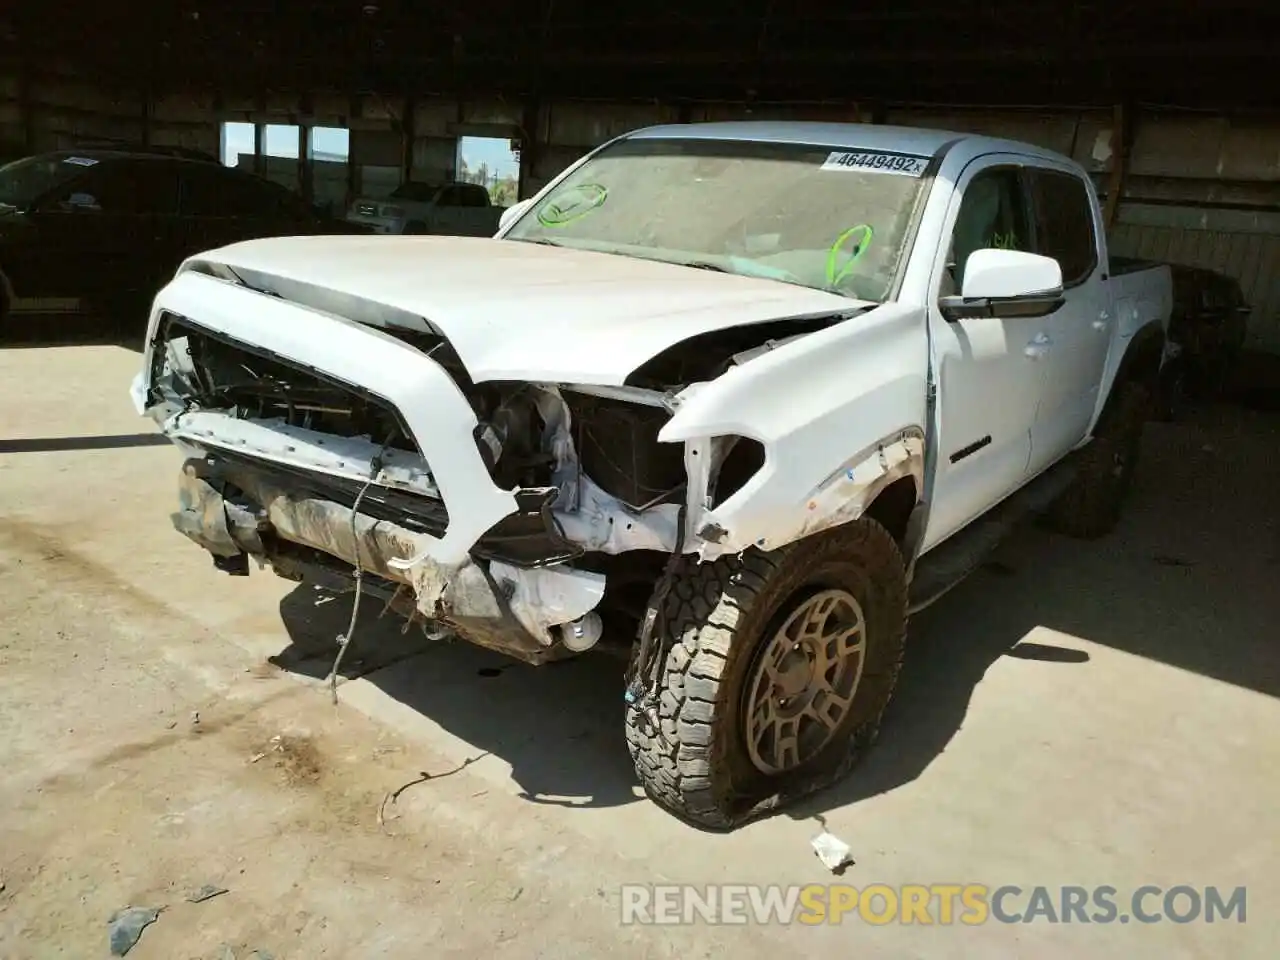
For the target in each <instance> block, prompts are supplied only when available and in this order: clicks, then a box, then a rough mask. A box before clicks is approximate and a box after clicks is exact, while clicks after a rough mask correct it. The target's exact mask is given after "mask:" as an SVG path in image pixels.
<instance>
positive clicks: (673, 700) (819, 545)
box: [627, 519, 907, 829]
mask: <svg viewBox="0 0 1280 960" xmlns="http://www.w3.org/2000/svg"><path fill="white" fill-rule="evenodd" d="M682 563H683V565H682V568H681V569H680V570H679V572H678V575H677V576H678V579H677V580H676V582H675V584H674V586H673V588H672V590H671V592H670V593H669V594H668V595H667V598H666V600H665V602H664V603H663V605H662V608H661V609H660V610H659V611H658V620H657V622H656V624H655V639H657V640H659V641H660V642H661V643H662V645H663V646H662V649H664V650H665V651H666V657H665V661H664V662H663V663H662V666H661V670H660V671H659V672H658V674H657V680H656V683H655V684H654V687H653V689H652V690H651V691H650V694H649V697H648V699H647V702H646V703H641V704H639V705H635V706H631V707H629V708H628V716H627V742H628V747H629V749H630V752H631V757H632V761H633V762H634V764H635V769H636V773H637V775H638V776H639V778H640V781H641V783H642V784H643V786H644V788H645V790H646V792H647V793H648V794H649V796H650V797H651V798H652V799H653V800H655V801H656V802H657V803H659V804H660V805H661V806H663V807H665V808H666V809H668V810H670V811H671V812H673V813H675V814H676V815H678V816H680V817H682V818H683V819H685V820H688V821H691V822H693V823H696V824H698V825H700V826H705V827H711V828H718V829H725V828H728V827H732V826H734V825H735V824H736V823H739V822H741V821H743V820H745V819H747V818H749V817H750V816H752V815H753V814H756V813H759V812H762V811H763V810H765V809H769V808H772V807H775V806H778V805H780V804H781V803H784V802H786V801H789V800H793V799H796V798H798V797H800V796H803V795H805V794H807V793H811V792H813V791H814V790H816V789H819V788H820V787H822V786H825V785H827V784H829V783H831V782H834V781H835V780H837V779H840V778H841V777H843V776H844V775H845V774H847V773H848V772H849V770H850V769H852V767H853V765H854V763H855V762H856V761H857V759H858V758H859V757H860V756H861V754H862V753H863V751H864V750H865V748H866V747H868V746H870V744H871V743H872V742H873V741H874V739H875V736H876V733H877V731H878V729H879V725H880V718H881V715H882V714H883V713H884V709H885V707H886V706H887V704H888V702H889V699H890V697H891V695H892V693H893V689H894V686H895V685H896V683H897V678H898V671H899V669H900V667H901V663H902V655H903V646H904V642H905V633H906V596H907V593H906V580H905V574H904V570H903V563H902V556H901V554H900V553H899V551H898V546H897V544H896V543H895V542H894V540H893V537H892V536H890V535H889V533H888V532H887V531H886V530H885V529H884V527H882V526H880V524H878V523H876V522H875V521H873V520H869V519H863V520H859V521H857V522H855V523H853V524H849V525H848V526H845V527H841V528H839V529H837V530H834V531H830V532H827V533H824V534H819V535H817V536H814V537H811V538H808V539H806V540H802V541H800V542H798V543H796V544H793V545H791V546H790V547H786V548H783V549H782V550H778V551H775V552H772V553H767V554H766V553H761V552H758V551H749V552H747V553H745V554H743V555H742V556H740V557H723V558H721V559H718V560H716V561H714V562H711V563H702V564H699V563H698V562H697V561H696V560H693V559H690V560H687V561H683V562H682Z"/></svg>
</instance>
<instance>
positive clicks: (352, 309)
mask: <svg viewBox="0 0 1280 960" xmlns="http://www.w3.org/2000/svg"><path fill="white" fill-rule="evenodd" d="M197 262H198V263H207V264H222V265H225V266H227V267H229V268H230V269H232V270H233V271H234V272H235V273H236V275H237V276H238V277H239V278H240V279H241V280H242V281H243V282H245V283H246V284H248V285H249V286H251V287H253V288H255V289H258V290H262V291H265V292H269V293H272V294H275V295H277V296H279V297H281V298H283V299H285V300H288V301H292V302H295V303H300V304H305V305H307V306H310V307H313V308H315V309H319V310H323V311H325V312H327V313H332V314H336V315H338V316H341V317H345V318H347V319H350V320H355V321H357V322H360V323H365V324H370V325H373V326H383V327H386V326H392V327H405V328H409V329H416V330H420V331H428V330H430V329H433V328H434V330H435V331H436V332H438V333H440V334H442V335H443V336H444V337H445V338H446V339H448V340H449V342H450V343H451V344H452V345H453V348H454V349H455V350H456V351H457V353H458V357H459V359H460V360H461V361H462V363H463V364H464V365H465V366H466V368H467V371H468V373H469V374H470V375H471V377H472V379H473V380H475V381H477V382H480V381H486V380H530V381H544V382H559V383H591V384H604V385H620V384H622V383H623V382H624V380H625V379H626V377H627V375H628V374H630V373H631V372H632V371H633V370H635V369H636V368H637V367H639V366H640V365H641V364H643V363H644V362H645V361H646V360H648V359H650V358H652V357H654V356H656V355H657V354H659V353H661V352H662V351H663V350H665V349H666V348H668V347H670V346H673V345H675V344H677V343H679V342H681V341H683V340H687V339H689V338H691V337H695V336H697V335H699V334H703V333H709V332H711V331H714V330H720V329H726V328H729V327H735V326H745V325H748V324H754V323H762V322H766V321H770V320H783V319H788V318H792V317H804V316H829V315H831V314H836V313H850V312H853V311H855V310H858V309H860V308H865V307H867V306H869V304H867V303H865V302H861V301H857V300H851V299H849V298H847V297H842V296H838V295H836V294H831V293H825V292H823V291H820V290H810V289H807V288H805V287H800V286H794V285H791V284H784V283H778V282H775V281H771V280H760V279H755V278H750V277H741V276H735V275H731V274H724V273H717V272H715V271H710V270H697V269H692V268H689V267H681V266H676V265H673V264H667V263H656V262H654V261H649V260H640V259H635V258H631V257H623V256H616V255H613V254H603V253H591V252H585V251H579V250H570V249H566V248H563V247H551V246H545V245H540V244H533V243H524V242H519V241H511V240H494V239H489V238H475V237H437V236H425V237H416V236H409V237H403V236H385V237H363V236H361V237H355V236H323V237H281V238H273V239H266V240H251V241H248V242H245V243H237V244H233V245H231V246H227V247H223V248H221V249H218V250H212V251H209V252H207V253H203V254H200V255H198V256H195V257H193V258H191V260H190V261H188V265H190V264H193V263H197ZM192 319H195V320H197V321H198V319H199V318H198V317H194V318H192Z"/></svg>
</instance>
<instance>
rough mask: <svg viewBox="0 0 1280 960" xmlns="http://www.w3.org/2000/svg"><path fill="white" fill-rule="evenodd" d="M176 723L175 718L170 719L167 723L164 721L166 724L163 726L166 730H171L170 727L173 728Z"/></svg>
mask: <svg viewBox="0 0 1280 960" xmlns="http://www.w3.org/2000/svg"><path fill="white" fill-rule="evenodd" d="M177 725H178V721H177V720H170V721H169V722H168V723H166V724H165V725H164V728H165V729H166V730H172V729H173V728H174V727H176V726H177Z"/></svg>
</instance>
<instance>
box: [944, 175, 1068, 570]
mask: <svg viewBox="0 0 1280 960" xmlns="http://www.w3.org/2000/svg"><path fill="white" fill-rule="evenodd" d="M957 187H958V189H957V191H956V195H955V196H954V197H953V198H952V201H951V208H950V209H949V210H948V211H947V222H946V226H945V227H944V234H943V235H944V236H947V237H949V238H950V240H949V243H948V244H947V246H946V248H945V249H943V250H941V251H939V255H938V259H937V262H936V265H935V268H934V276H933V282H932V286H931V290H932V306H931V307H930V311H929V326H930V340H931V343H932V349H933V369H934V377H935V380H936V388H937V396H936V403H935V407H934V409H935V413H934V428H935V435H936V437H937V450H936V452H937V471H936V474H935V479H934V488H933V491H932V499H931V507H930V513H929V526H928V528H927V529H926V531H925V536H924V541H923V544H922V546H923V548H924V549H928V548H930V547H932V546H934V545H935V544H937V543H939V542H941V541H942V540H944V539H945V538H946V537H948V536H950V535H951V534H952V533H954V532H955V531H956V530H959V529H960V528H961V527H963V526H964V525H965V524H966V523H968V522H969V521H970V520H972V519H973V518H974V517H976V516H978V515H979V514H981V513H982V512H984V511H985V510H986V509H987V508H989V507H990V506H992V505H993V504H995V503H996V502H998V501H1000V500H1001V499H1003V498H1004V497H1006V496H1008V495H1009V494H1010V493H1012V492H1013V491H1014V490H1016V489H1017V488H1018V487H1019V486H1020V485H1021V484H1022V483H1023V482H1024V480H1025V479H1026V473H1027V464H1028V461H1029V459H1030V454H1031V430H1032V426H1033V424H1034V423H1035V417H1036V403H1037V398H1038V397H1039V393H1040V389H1041V385H1042V384H1043V382H1044V366H1043V365H1042V364H1041V363H1039V362H1038V360H1037V358H1036V357H1035V356H1034V351H1032V353H1028V347H1029V345H1030V341H1032V340H1033V339H1034V338H1035V336H1036V334H1037V330H1038V328H1037V327H1036V326H1035V324H1037V323H1038V321H1036V320H1029V319H998V318H994V317H971V318H965V319H960V320H956V321H948V320H947V319H946V318H944V317H943V315H942V313H941V311H940V310H939V309H938V303H937V302H938V299H939V298H940V297H943V296H949V295H953V294H958V293H960V292H961V290H962V287H963V283H964V266H965V261H966V259H967V258H968V256H969V254H971V253H973V252H974V251H975V250H981V249H986V248H992V247H1002V248H1005V249H1014V250H1030V249H1031V237H1032V232H1031V229H1030V228H1031V219H1030V218H1031V208H1030V204H1029V202H1028V197H1027V192H1026V188H1025V181H1024V180H1023V177H1022V168H1021V167H1020V166H1019V164H1018V162H1017V161H1016V160H1015V159H1014V158H1008V159H1002V158H999V157H986V158H983V159H981V160H977V161H975V162H974V163H973V164H971V165H970V166H969V167H968V168H966V170H965V172H964V174H963V175H962V176H961V178H960V181H959V183H958V184H957Z"/></svg>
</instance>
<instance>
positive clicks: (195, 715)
mask: <svg viewBox="0 0 1280 960" xmlns="http://www.w3.org/2000/svg"><path fill="white" fill-rule="evenodd" d="M199 723H200V711H199V710H192V711H191V725H192V726H193V727H194V726H196V725H198V724H199Z"/></svg>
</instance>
